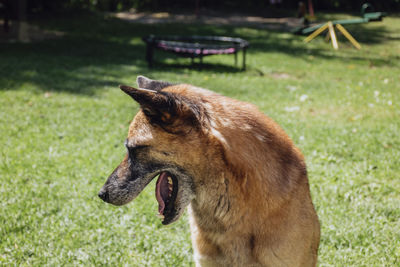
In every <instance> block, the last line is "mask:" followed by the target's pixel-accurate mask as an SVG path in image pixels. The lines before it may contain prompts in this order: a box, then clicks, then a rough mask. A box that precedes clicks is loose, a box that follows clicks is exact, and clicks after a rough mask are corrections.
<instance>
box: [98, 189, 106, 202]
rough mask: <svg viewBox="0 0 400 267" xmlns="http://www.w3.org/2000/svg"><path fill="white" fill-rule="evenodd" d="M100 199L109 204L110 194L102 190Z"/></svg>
mask: <svg viewBox="0 0 400 267" xmlns="http://www.w3.org/2000/svg"><path fill="white" fill-rule="evenodd" d="M99 198H101V199H102V200H103V201H105V202H108V192H107V191H105V190H100V192H99Z"/></svg>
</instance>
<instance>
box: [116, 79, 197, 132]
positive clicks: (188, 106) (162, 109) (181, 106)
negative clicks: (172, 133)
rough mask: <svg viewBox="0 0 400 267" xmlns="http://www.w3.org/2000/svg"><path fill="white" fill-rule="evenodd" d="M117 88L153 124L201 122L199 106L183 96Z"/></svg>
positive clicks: (130, 88) (191, 123) (141, 89)
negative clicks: (139, 107)
mask: <svg viewBox="0 0 400 267" xmlns="http://www.w3.org/2000/svg"><path fill="white" fill-rule="evenodd" d="M119 87H120V88H121V90H122V91H124V92H125V93H126V94H128V95H129V96H131V97H132V98H133V99H134V100H135V101H136V102H138V103H139V104H140V106H141V108H142V111H143V113H144V114H145V115H146V116H147V117H148V118H149V119H151V121H152V122H154V123H157V124H160V125H162V126H167V125H175V124H176V123H185V124H190V125H196V124H198V123H199V122H200V121H201V120H202V116H203V112H202V108H201V106H199V105H197V104H195V103H193V102H192V101H189V100H188V99H186V98H184V97H183V96H180V95H177V94H174V93H171V92H163V91H156V90H151V89H145V88H133V87H130V86H127V85H120V86H119Z"/></svg>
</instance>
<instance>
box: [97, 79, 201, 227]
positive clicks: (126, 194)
mask: <svg viewBox="0 0 400 267" xmlns="http://www.w3.org/2000/svg"><path fill="white" fill-rule="evenodd" d="M137 83H138V86H139V88H137V89H136V88H133V87H129V86H125V85H122V86H120V88H121V89H122V90H123V91H124V92H125V93H126V94H128V95H129V96H131V97H132V98H133V99H134V100H135V101H137V102H138V103H139V104H140V107H141V109H140V111H139V112H138V113H137V114H136V116H135V118H134V119H133V121H132V123H131V124H130V126H129V133H128V137H127V139H126V140H125V147H126V149H127V154H126V156H125V158H124V159H123V161H122V162H121V164H120V165H119V166H118V167H117V168H116V169H115V170H114V172H113V173H112V174H111V175H110V176H109V177H108V180H107V182H106V183H105V184H104V186H103V187H102V189H101V190H100V192H99V197H100V198H101V199H103V200H104V201H106V202H108V203H111V204H114V205H124V204H126V203H128V202H130V201H131V200H132V199H134V198H135V197H136V196H137V195H138V194H139V193H140V192H141V191H142V190H143V189H144V187H145V186H146V185H147V184H148V183H150V181H151V180H152V179H153V178H155V177H158V180H157V183H156V199H157V201H158V204H159V209H158V210H159V213H160V215H161V216H162V217H163V221H162V223H163V224H169V223H171V222H174V221H176V220H177V219H178V218H179V216H180V215H181V214H182V213H183V211H184V209H185V207H186V206H187V205H188V204H189V203H190V201H191V199H192V198H193V197H194V195H195V194H194V191H195V188H194V184H195V183H194V179H195V177H196V175H197V174H196V172H197V168H201V167H200V166H201V164H202V160H201V158H202V157H204V154H203V153H204V147H203V146H201V145H200V144H201V143H202V140H203V138H204V135H203V134H202V130H201V128H202V127H201V123H202V121H204V116H205V112H204V111H203V110H202V106H201V105H199V104H198V103H196V101H193V99H189V98H187V97H185V95H184V94H178V93H174V92H173V90H172V91H171V90H168V87H171V86H172V87H174V86H173V85H171V84H169V83H166V82H160V81H153V80H150V79H147V78H145V77H143V76H139V77H138V79H137ZM175 87H176V86H175ZM178 87H179V85H178ZM164 89H166V90H164ZM203 144H204V143H203Z"/></svg>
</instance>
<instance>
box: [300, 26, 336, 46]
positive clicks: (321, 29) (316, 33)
mask: <svg viewBox="0 0 400 267" xmlns="http://www.w3.org/2000/svg"><path fill="white" fill-rule="evenodd" d="M328 23H329V22H328ZM328 23H326V24H324V25H322V26H321V27H320V28H319V29H317V30H316V31H315V32H313V33H312V34H310V35H309V36H307V38H306V39H304V42H305V43H308V42H310V41H311V40H312V39H314V38H315V37H317V36H318V35H319V34H320V33H321V32H323V31H325V30H326V29H327V28H328ZM331 23H332V22H331Z"/></svg>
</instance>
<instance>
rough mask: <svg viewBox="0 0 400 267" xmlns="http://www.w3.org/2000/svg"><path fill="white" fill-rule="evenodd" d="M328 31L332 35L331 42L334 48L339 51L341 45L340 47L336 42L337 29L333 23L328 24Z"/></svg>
mask: <svg viewBox="0 0 400 267" xmlns="http://www.w3.org/2000/svg"><path fill="white" fill-rule="evenodd" d="M328 29H329V34H330V36H331V40H332V46H333V48H334V49H335V50H338V49H339V45H338V43H337V40H336V34H335V29H334V28H333V24H332V21H329V22H328Z"/></svg>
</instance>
